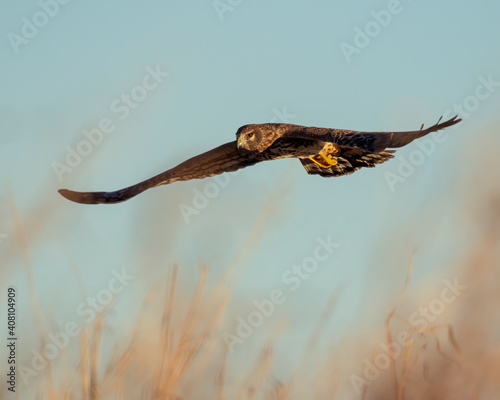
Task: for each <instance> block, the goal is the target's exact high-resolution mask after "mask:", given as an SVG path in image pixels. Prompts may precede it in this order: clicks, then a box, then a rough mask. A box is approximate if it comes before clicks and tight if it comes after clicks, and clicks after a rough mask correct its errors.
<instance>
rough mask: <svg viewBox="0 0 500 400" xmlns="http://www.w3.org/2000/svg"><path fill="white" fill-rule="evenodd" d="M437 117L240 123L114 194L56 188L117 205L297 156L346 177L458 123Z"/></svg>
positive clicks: (313, 171)
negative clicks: (399, 121) (390, 125)
mask: <svg viewBox="0 0 500 400" xmlns="http://www.w3.org/2000/svg"><path fill="white" fill-rule="evenodd" d="M441 119H442V118H440V119H439V121H438V122H437V123H436V124H435V125H433V126H431V127H429V128H427V129H424V126H423V125H422V127H421V128H420V130H418V131H406V132H359V131H351V130H344V129H330V128H316V127H308V126H301V125H293V124H280V123H267V124H250V125H244V126H242V127H241V128H239V129H238V131H237V132H236V140H235V141H232V142H229V143H226V144H223V145H222V146H219V147H216V148H215V149H212V150H210V151H207V152H205V153H202V154H200V155H197V156H195V157H193V158H190V159H189V160H187V161H184V162H183V163H181V164H179V165H177V166H176V167H174V168H172V169H169V170H168V171H165V172H162V173H161V174H158V175H156V176H153V177H152V178H149V179H146V180H145V181H143V182H140V183H137V184H135V185H132V186H129V187H127V188H124V189H121V190H117V191H114V192H74V191H71V190H67V189H61V190H59V193H60V194H61V195H62V196H64V197H65V198H67V199H68V200H71V201H74V202H76V203H82V204H104V203H120V202H122V201H125V200H128V199H130V198H131V197H134V196H136V195H138V194H139V193H142V192H144V191H145V190H147V189H149V188H153V187H156V186H160V185H168V184H170V183H173V182H177V181H187V180H190V179H202V178H206V177H208V176H214V175H219V174H222V173H224V172H231V171H236V170H238V169H241V168H245V167H249V166H251V165H255V164H257V163H259V162H262V161H270V160H277V159H280V158H298V159H299V160H300V162H301V163H302V165H303V166H304V168H305V170H306V171H307V173H308V174H310V175H320V176H323V177H332V176H340V175H348V174H352V173H353V172H354V171H357V170H358V169H360V168H363V167H374V166H375V165H377V164H381V163H383V162H385V161H387V160H389V159H391V158H393V157H394V156H393V153H394V152H395V150H392V149H395V148H398V147H403V146H405V145H407V144H408V143H410V142H412V141H413V140H415V139H418V138H420V137H422V136H425V135H427V134H429V133H431V132H436V131H439V130H440V129H444V128H447V127H449V126H452V125H455V124H457V123H459V122H460V121H461V119H460V118H458V116H455V117H453V118H451V119H449V120H448V121H446V122H441Z"/></svg>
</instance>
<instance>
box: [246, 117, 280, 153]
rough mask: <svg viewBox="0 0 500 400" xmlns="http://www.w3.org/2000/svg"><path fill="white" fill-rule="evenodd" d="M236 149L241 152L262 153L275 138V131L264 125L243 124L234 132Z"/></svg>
mask: <svg viewBox="0 0 500 400" xmlns="http://www.w3.org/2000/svg"><path fill="white" fill-rule="evenodd" d="M236 137H237V139H238V150H240V152H242V153H246V154H248V153H262V152H263V151H264V150H266V149H267V148H268V147H269V146H271V145H272V144H273V142H274V140H275V139H276V132H275V131H274V130H272V129H268V128H267V127H266V126H264V125H258V124H252V125H244V126H242V127H241V128H239V129H238V131H237V132H236Z"/></svg>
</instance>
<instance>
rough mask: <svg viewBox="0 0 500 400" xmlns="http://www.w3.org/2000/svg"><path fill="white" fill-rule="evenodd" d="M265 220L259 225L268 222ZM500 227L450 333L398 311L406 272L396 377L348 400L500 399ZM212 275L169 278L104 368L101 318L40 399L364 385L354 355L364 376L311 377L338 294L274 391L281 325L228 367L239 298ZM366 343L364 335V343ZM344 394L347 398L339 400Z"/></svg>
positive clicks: (300, 394)
mask: <svg viewBox="0 0 500 400" xmlns="http://www.w3.org/2000/svg"><path fill="white" fill-rule="evenodd" d="M266 207H267V206H266ZM266 212H267V211H264V212H263V214H262V216H261V217H262V218H266ZM495 212H496V210H493V213H495ZM496 217H497V219H494V218H493V217H492V218H491V219H490V226H489V227H488V229H486V231H485V233H484V235H483V236H482V237H481V238H480V240H478V242H477V243H476V244H475V245H474V246H473V247H472V249H471V250H470V251H469V254H468V256H467V257H466V260H465V261H464V264H463V265H462V266H460V267H458V268H457V270H456V273H457V274H458V275H460V276H461V277H462V279H466V280H467V282H468V287H469V288H468V290H467V291H466V293H465V294H464V296H463V298H460V300H459V301H457V304H454V305H453V311H452V313H451V316H452V323H451V324H447V323H436V324H435V325H432V326H429V327H427V328H426V329H420V330H418V329H415V328H414V327H412V326H409V325H408V322H407V318H405V315H406V314H405V313H406V311H405V310H399V308H400V306H401V303H402V301H403V300H404V299H405V298H406V297H407V293H406V290H407V288H408V285H409V281H410V275H411V262H410V263H409V265H410V267H409V269H408V275H407V280H406V282H405V283H404V286H403V288H402V290H401V293H400V296H399V297H398V299H397V301H396V303H395V305H394V307H393V308H391V309H390V310H389V311H388V313H387V317H386V321H385V340H386V342H387V344H388V345H389V344H390V343H392V342H393V341H394V340H395V336H396V335H397V332H399V331H401V330H402V329H407V330H408V331H409V332H411V337H410V339H409V340H408V342H407V343H408V344H407V346H406V347H405V348H404V351H403V352H402V353H401V354H400V355H399V356H396V355H394V354H393V356H392V357H391V364H390V368H388V369H386V370H384V371H382V373H381V375H380V376H379V377H378V378H377V379H376V380H374V381H373V383H371V384H370V385H369V386H366V387H364V388H363V392H362V393H361V394H359V395H358V394H356V393H355V392H354V390H352V388H351V397H350V398H360V399H361V398H363V399H370V400H371V399H384V400H389V399H396V400H403V399H405V400H413V399H448V398H449V399H471V400H472V399H491V398H495V397H494V396H495V395H496V394H495V393H500V373H499V372H498V371H499V369H498V365H500V346H499V345H500V341H499V338H498V332H496V333H495V329H497V328H498V327H497V326H496V325H495V324H497V323H498V319H495V317H496V314H495V307H494V306H492V305H495V304H499V303H498V302H499V300H500V294H499V292H498V290H497V286H496V285H497V283H498V279H492V277H498V276H499V272H500V271H499V266H500V263H499V254H498V243H500V221H499V220H498V216H496ZM260 223H261V222H260V221H257V222H256V224H260ZM16 226H17V234H18V238H19V241H20V243H21V246H22V248H23V250H24V254H25V265H26V267H27V274H28V277H30V278H29V279H30V281H31V279H32V272H31V269H30V260H29V252H28V248H27V246H26V243H25V240H24V236H23V235H24V233H23V230H22V227H21V224H20V222H19V221H18V220H16ZM254 236H255V237H254V239H253V240H258V237H259V235H258V234H256V235H254ZM231 268H234V265H232V266H231ZM208 274H209V270H208V268H207V266H205V265H201V266H200V269H199V278H198V283H197V285H196V287H195V288H194V291H193V292H192V293H191V294H190V295H187V294H186V293H185V292H181V290H180V288H179V285H178V269H177V268H176V267H173V268H171V269H170V270H169V274H168V279H167V282H166V284H165V286H164V289H163V290H164V293H163V294H162V295H161V296H159V295H158V294H157V293H154V292H152V293H150V294H148V295H147V296H146V297H145V299H144V303H143V306H142V311H141V312H140V313H139V316H138V317H137V320H136V322H135V323H134V324H133V327H132V329H131V331H129V332H125V333H123V334H122V335H120V337H118V338H116V340H113V342H114V343H115V346H114V350H113V352H112V353H111V355H110V356H109V357H108V358H107V359H106V360H104V359H103V357H102V346H103V340H104V338H103V332H104V330H105V329H104V328H105V325H106V314H105V313H102V314H100V315H99V316H98V317H97V318H96V319H95V320H94V322H93V323H92V325H91V326H89V327H87V329H86V330H85V331H84V332H83V333H82V334H81V335H80V341H79V362H78V365H77V366H76V370H75V369H74V368H75V365H68V366H67V369H66V371H67V375H65V376H62V377H58V379H55V378H54V376H53V370H55V368H52V366H51V365H49V366H48V367H47V368H46V370H45V371H44V374H43V379H42V380H39V381H38V383H37V385H38V389H37V392H38V398H40V399H51V400H55V399H82V400H87V399H92V400H95V399H132V398H134V399H139V398H140V399H191V398H192V399H205V398H206V399H220V400H222V399H280V400H284V399H299V398H315V399H323V398H344V397H343V396H344V395H342V393H345V390H346V385H345V383H346V382H347V380H348V378H349V374H352V373H357V374H359V376H363V375H362V374H363V372H362V365H363V364H362V361H361V360H362V358H364V357H363V356H362V355H360V354H357V353H356V351H355V349H352V351H353V352H352V355H353V358H357V359H358V360H359V362H358V365H359V367H360V368H359V369H358V370H357V371H356V370H349V368H348V367H347V368H344V367H343V365H342V360H341V359H339V358H338V357H332V358H329V359H328V360H327V361H326V362H324V363H322V362H321V361H320V362H318V363H317V364H316V365H317V367H316V369H315V370H312V371H311V370H305V369H304V366H305V365H307V358H308V355H309V354H312V353H313V349H314V347H315V346H317V345H318V343H319V342H320V338H321V336H322V334H323V333H324V325H325V324H326V323H327V321H328V320H329V319H330V318H331V315H332V312H333V311H334V309H335V304H336V301H337V298H338V295H339V294H338V293H337V294H334V296H332V298H331V301H330V302H329V304H327V305H326V307H325V310H324V313H323V315H322V317H321V318H320V322H319V324H318V326H317V327H316V329H315V330H314V332H313V334H312V335H311V338H310V340H309V341H308V344H307V346H306V348H305V349H304V351H303V356H302V357H301V359H300V360H301V361H300V363H299V364H298V365H297V367H296V369H295V371H294V372H293V373H292V374H291V375H290V376H289V378H288V379H287V380H286V381H284V382H279V381H277V380H276V379H275V378H274V374H273V368H274V365H275V357H274V344H275V342H276V340H279V335H280V334H281V333H282V332H283V330H284V329H286V328H285V327H284V326H283V325H280V324H278V325H277V328H276V330H275V332H274V333H271V334H270V335H269V338H268V341H267V343H265V345H264V346H263V347H262V349H261V351H260V353H259V354H258V355H257V357H254V360H253V361H252V357H251V355H249V354H245V352H244V351H242V353H241V354H242V357H243V359H242V361H241V365H238V366H234V367H233V366H231V365H228V359H227V351H228V349H227V346H226V344H225V343H224V341H223V340H222V331H223V327H224V322H225V319H226V317H227V315H226V311H227V310H226V308H227V303H228V300H229V298H230V297H231V295H232V290H231V287H230V286H228V285H227V282H226V281H227V279H225V280H224V281H221V282H219V284H218V285H215V286H214V287H212V288H208V287H207V280H208ZM226 278H227V276H226ZM31 285H32V286H31V288H32V291H33V292H32V307H33V309H34V314H35V315H38V317H39V318H41V317H40V311H39V309H38V303H37V300H36V295H35V290H34V284H33V282H32V284H31ZM483 312H484V313H483ZM406 317H407V315H406ZM35 322H36V321H35ZM405 324H406V328H405ZM36 325H37V326H39V330H38V332H39V337H40V347H43V346H44V344H45V343H46V338H45V332H44V330H43V328H42V324H41V323H40V322H38V323H36ZM363 335H364V333H360V334H359V337H360V340H363ZM108 339H109V338H108ZM75 343H76V342H75ZM389 349H390V352H391V348H390V347H389ZM335 351H336V349H334V348H331V349H330V350H328V352H329V353H330V354H332V355H333V354H335ZM373 354H376V352H375V353H373ZM368 358H370V357H368ZM103 364H105V365H103ZM277 364H279V360H278V362H277ZM241 371H243V373H241ZM245 371H246V372H245ZM75 372H77V373H75ZM56 382H58V383H56ZM342 387H344V388H343V389H341V388H342ZM339 391H340V392H339ZM337 392H339V393H340V394H339V396H342V397H337V396H336V393H337Z"/></svg>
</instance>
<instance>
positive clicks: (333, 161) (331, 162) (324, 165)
mask: <svg viewBox="0 0 500 400" xmlns="http://www.w3.org/2000/svg"><path fill="white" fill-rule="evenodd" d="M318 156H319V157H320V158H321V159H323V161H325V163H321V162H320V160H316V157H318ZM309 159H310V160H311V161H312V162H314V163H315V164H317V165H319V166H320V167H321V168H330V167H333V166H334V165H337V164H338V162H337V160H336V159H334V158H333V156H332V155H331V154H325V153H323V151H320V152H319V153H318V154H317V155H316V156H314V157H311V158H309Z"/></svg>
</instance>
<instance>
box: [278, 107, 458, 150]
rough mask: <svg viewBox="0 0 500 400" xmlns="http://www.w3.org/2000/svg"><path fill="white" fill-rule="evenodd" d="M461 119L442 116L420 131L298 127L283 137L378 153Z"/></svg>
mask: <svg viewBox="0 0 500 400" xmlns="http://www.w3.org/2000/svg"><path fill="white" fill-rule="evenodd" d="M460 121H461V119H460V118H458V116H455V117H453V118H451V119H449V120H448V121H445V122H442V123H441V118H440V119H439V121H438V122H437V123H436V124H435V125H433V126H431V127H429V128H427V129H423V127H424V126H423V125H422V127H421V128H420V130H418V131H407V132H360V131H350V130H345V129H329V128H315V127H298V129H291V130H289V131H287V132H285V133H284V135H283V136H282V137H283V138H293V137H295V138H302V139H313V140H322V141H324V142H331V143H336V144H338V145H340V146H349V147H359V148H360V149H363V150H366V151H369V152H371V153H378V152H381V151H383V150H385V149H392V148H398V147H403V146H405V145H407V144H409V143H410V142H412V141H413V140H415V139H418V138H420V137H422V136H425V135H427V134H429V133H431V132H436V131H439V130H441V129H444V128H447V127H449V126H452V125H455V124H458V123H459V122H460Z"/></svg>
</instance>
